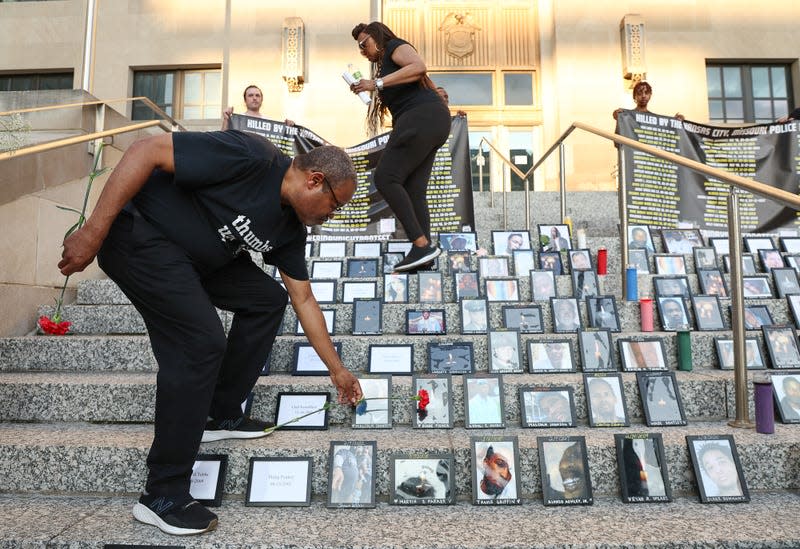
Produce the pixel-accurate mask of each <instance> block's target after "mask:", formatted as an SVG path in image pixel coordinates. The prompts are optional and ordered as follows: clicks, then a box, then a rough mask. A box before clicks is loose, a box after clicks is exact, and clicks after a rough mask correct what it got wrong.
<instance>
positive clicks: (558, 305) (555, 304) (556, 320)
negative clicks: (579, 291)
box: [550, 297, 583, 334]
mask: <svg viewBox="0 0 800 549" xmlns="http://www.w3.org/2000/svg"><path fill="white" fill-rule="evenodd" d="M550 313H551V318H552V319H553V331H554V332H555V333H557V334H567V333H572V334H574V333H577V332H578V330H580V329H582V328H583V321H582V320H581V311H580V308H579V307H578V300H577V299H575V298H574V297H551V298H550Z"/></svg>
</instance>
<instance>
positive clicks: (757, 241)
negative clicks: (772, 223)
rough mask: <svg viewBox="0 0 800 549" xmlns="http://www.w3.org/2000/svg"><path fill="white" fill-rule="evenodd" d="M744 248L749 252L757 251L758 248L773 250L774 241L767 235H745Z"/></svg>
mask: <svg viewBox="0 0 800 549" xmlns="http://www.w3.org/2000/svg"><path fill="white" fill-rule="evenodd" d="M743 240H744V248H745V250H747V251H748V252H750V253H753V254H754V253H758V251H759V250H774V249H776V248H775V243H774V242H773V241H772V238H771V237H769V236H745V237H744V239H743Z"/></svg>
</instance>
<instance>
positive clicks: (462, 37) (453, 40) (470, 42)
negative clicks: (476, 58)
mask: <svg viewBox="0 0 800 549" xmlns="http://www.w3.org/2000/svg"><path fill="white" fill-rule="evenodd" d="M439 30H440V31H443V32H444V36H445V48H446V49H447V53H449V54H450V55H453V56H455V57H466V56H468V55H470V54H471V53H472V52H473V51H475V31H479V30H481V28H480V27H479V26H478V25H476V24H475V23H474V22H473V21H472V16H471V15H470V14H469V12H467V13H465V14H460V13H455V12H450V13H448V14H447V15H446V16H445V18H444V21H442V24H441V25H440V26H439Z"/></svg>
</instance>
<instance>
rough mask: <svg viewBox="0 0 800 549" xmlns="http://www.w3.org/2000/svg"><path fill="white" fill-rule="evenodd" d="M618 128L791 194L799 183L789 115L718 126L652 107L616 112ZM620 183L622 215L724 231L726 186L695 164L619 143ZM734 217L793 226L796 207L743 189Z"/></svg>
mask: <svg viewBox="0 0 800 549" xmlns="http://www.w3.org/2000/svg"><path fill="white" fill-rule="evenodd" d="M617 123H618V129H617V131H618V133H619V134H620V135H623V136H625V137H629V138H631V139H635V140H637V141H639V142H640V143H643V144H647V145H652V146H654V147H658V148H660V149H663V150H666V151H669V152H673V153H675V154H680V155H682V156H685V157H687V158H690V159H692V160H696V161H698V162H702V163H703V164H706V165H707V166H710V167H713V168H719V169H722V170H725V171H728V172H730V173H733V174H736V175H739V176H742V177H746V178H748V179H753V180H756V181H758V182H761V183H765V184H768V185H771V186H773V187H776V188H779V189H782V190H785V191H788V192H791V193H794V194H797V193H798V191H799V190H800V175H798V174H800V156H798V150H800V146H799V144H798V140H800V128H799V127H798V123H797V122H796V121H790V122H787V123H783V124H778V123H776V124H755V125H750V126H743V127H721V126H710V125H705V124H697V123H695V122H690V121H688V120H683V121H681V120H678V119H676V118H671V117H667V116H661V115H658V114H654V113H642V112H636V111H623V112H622V113H620V115H619V117H618V120H617ZM622 148H623V152H622V154H623V155H624V159H625V180H626V182H627V185H626V190H627V203H628V222H629V223H631V224H636V225H650V226H652V227H663V228H673V227H676V226H677V224H678V223H679V222H688V223H691V224H693V225H695V226H697V227H699V228H701V229H707V230H717V231H725V230H727V226H728V217H727V210H728V206H727V198H728V195H729V193H730V185H728V184H726V183H722V182H721V181H719V180H717V179H714V178H709V177H706V176H705V175H703V174H700V173H697V172H695V171H694V170H690V169H688V168H683V167H679V166H676V165H675V164H673V163H671V162H669V161H667V160H662V159H660V158H656V157H654V156H652V155H649V154H647V153H643V152H639V151H635V150H633V149H631V148H630V147H622ZM739 212H740V213H739V216H740V222H741V226H742V230H743V231H745V232H759V233H761V232H775V231H777V230H778V229H780V228H797V227H798V226H800V223H798V216H797V212H795V211H794V210H792V209H789V208H785V207H783V206H781V205H780V204H777V203H775V202H773V201H771V200H768V199H766V198H761V197H755V196H753V195H751V194H750V193H744V194H743V195H742V196H741V199H740V200H739Z"/></svg>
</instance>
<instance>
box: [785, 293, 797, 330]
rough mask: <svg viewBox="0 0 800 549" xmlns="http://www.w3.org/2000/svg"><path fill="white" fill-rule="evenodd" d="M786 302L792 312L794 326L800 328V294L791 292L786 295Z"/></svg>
mask: <svg viewBox="0 0 800 549" xmlns="http://www.w3.org/2000/svg"><path fill="white" fill-rule="evenodd" d="M786 304H787V306H788V309H789V311H790V312H791V314H792V320H793V321H794V327H795V328H800V294H790V295H787V296H786Z"/></svg>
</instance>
